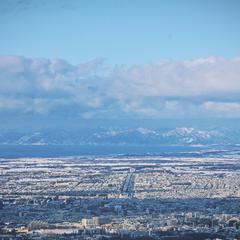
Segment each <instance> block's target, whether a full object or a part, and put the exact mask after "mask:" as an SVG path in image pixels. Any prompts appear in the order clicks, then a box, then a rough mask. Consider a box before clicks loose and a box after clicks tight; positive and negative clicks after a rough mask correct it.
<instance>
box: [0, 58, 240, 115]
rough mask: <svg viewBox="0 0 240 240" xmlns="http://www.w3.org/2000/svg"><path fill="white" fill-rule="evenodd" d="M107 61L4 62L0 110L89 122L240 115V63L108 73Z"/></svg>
mask: <svg viewBox="0 0 240 240" xmlns="http://www.w3.org/2000/svg"><path fill="white" fill-rule="evenodd" d="M103 61H104V60H103V59H95V60H92V61H89V62H86V63H83V64H79V65H72V64H70V63H68V62H66V61H64V60H62V59H54V60H49V59H38V58H33V59H31V58H25V57H19V56H1V57H0V111H16V112H22V113H26V112H28V113H29V112H36V113H41V114H48V113H52V112H57V111H59V114H61V112H69V114H78V115H79V114H80V115H82V116H83V117H84V118H91V117H116V116H120V117H121V116H124V117H132V116H138V117H178V116H181V117H186V116H194V117H197V116H215V115H217V116H223V117H225V116H231V117H234V116H237V117H239V116H240V107H239V106H240V59H239V58H235V59H224V58H216V57H210V58H205V59H194V60H188V61H178V62H177V61H168V60H166V61H160V62H157V63H153V64H146V65H139V66H132V67H129V68H124V67H118V68H112V69H111V68H108V69H107V70H106V68H104V65H103Z"/></svg>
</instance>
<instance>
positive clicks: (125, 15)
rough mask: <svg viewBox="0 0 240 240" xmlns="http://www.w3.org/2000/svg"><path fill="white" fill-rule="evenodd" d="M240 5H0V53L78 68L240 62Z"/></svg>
mask: <svg viewBox="0 0 240 240" xmlns="http://www.w3.org/2000/svg"><path fill="white" fill-rule="evenodd" d="M239 10H240V2H239V1H238V0H220V1H217V0H202V1H191V0H188V1H186V0H182V1H179V0H169V1H167V0H165V1H158V0H150V1H146V0H139V1H137V0H132V1H124V0H123V1H113V0H108V1H106V0H103V1H96V0H95V1H81V0H80V1H77V0H71V1H67V0H51V1H47V0H40V1H36V0H33V1H31V0H3V1H1V2H0V35H1V44H0V53H1V54H2V55H5V54H13V55H23V56H26V57H45V58H56V57H57V58H63V59H65V60H67V61H69V62H70V63H73V64H78V63H81V62H85V61H87V60H91V59H94V58H99V57H100V58H106V60H107V62H108V63H109V64H127V65H132V64H139V63H149V62H154V61H158V60H160V59H175V60H183V59H193V58H200V57H209V56H222V57H227V58H231V57H236V56H239V55H240V49H239V48H240V47H239V42H240V31H239V23H240V14H239Z"/></svg>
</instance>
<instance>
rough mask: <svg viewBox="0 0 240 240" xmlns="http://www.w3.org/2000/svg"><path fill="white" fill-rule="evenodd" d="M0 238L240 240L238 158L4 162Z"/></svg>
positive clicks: (26, 159)
mask: <svg viewBox="0 0 240 240" xmlns="http://www.w3.org/2000/svg"><path fill="white" fill-rule="evenodd" d="M0 176H1V181H0V197H1V198H0V239H121V238H122V239H124V238H142V239H217V238H218V239H239V238H240V162H239V156H238V155H226V156H224V155H222V156H208V157H206V156H202V157H199V156H198V157H194V156H193V157H190V156H189V157H177V156H168V157H167V156H104V157H101V156H88V157H68V158H22V159H1V165H0Z"/></svg>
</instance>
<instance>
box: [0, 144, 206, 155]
mask: <svg viewBox="0 0 240 240" xmlns="http://www.w3.org/2000/svg"><path fill="white" fill-rule="evenodd" d="M207 149H209V147H206V146H130V145H127V146H119V145H118V146H116V145H114V146H112V145H103V146H100V145H98V146H90V145H68V146H66V145H0V158H20V157H64V156H65V157H67V156H80V155H120V154H122V155H148V154H151V155H180V154H181V155H189V154H190V153H189V152H192V153H191V155H195V154H194V153H193V152H197V151H200V150H207ZM184 152H185V153H184Z"/></svg>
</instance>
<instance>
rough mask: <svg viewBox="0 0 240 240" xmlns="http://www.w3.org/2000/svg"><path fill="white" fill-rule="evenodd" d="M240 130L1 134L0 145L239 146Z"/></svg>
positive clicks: (184, 128) (175, 129)
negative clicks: (237, 144)
mask: <svg viewBox="0 0 240 240" xmlns="http://www.w3.org/2000/svg"><path fill="white" fill-rule="evenodd" d="M239 136H240V131H239V130H226V129H225V130H211V129H210V130H208V129H198V128H192V127H177V128H173V129H167V130H166V129H151V128H143V127H138V128H102V129H95V130H92V131H91V132H83V131H81V130H79V131H66V130H61V131H60V130H58V131H53V130H51V131H47V130H45V131H38V132H30V133H17V132H4V133H0V144H5V145H6V144H15V145H80V144H81V145H82V144H87V145H98V144H100V145H102V144H110V145H113V144H117V145H127V144H134V145H198V144H201V145H211V144H236V143H239V139H240V138H239Z"/></svg>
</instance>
